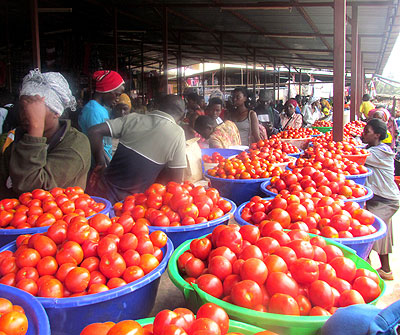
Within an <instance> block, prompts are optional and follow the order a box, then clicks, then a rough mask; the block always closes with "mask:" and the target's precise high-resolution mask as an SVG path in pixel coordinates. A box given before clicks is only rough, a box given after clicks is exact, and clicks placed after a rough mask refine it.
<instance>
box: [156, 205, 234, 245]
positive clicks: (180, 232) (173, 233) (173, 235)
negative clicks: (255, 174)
mask: <svg viewBox="0 0 400 335" xmlns="http://www.w3.org/2000/svg"><path fill="white" fill-rule="evenodd" d="M225 200H228V201H229V202H230V203H231V205H232V209H231V210H230V211H229V212H228V213H226V214H225V215H224V216H221V217H220V218H218V219H215V220H211V221H207V222H204V223H199V224H194V225H190V226H179V227H158V226H148V227H149V231H150V232H153V231H155V230H161V231H163V232H165V233H166V234H167V235H168V237H169V238H170V239H171V241H172V243H173V245H174V248H177V247H178V246H179V245H181V244H182V243H183V242H185V241H187V240H191V239H193V238H197V237H199V236H203V235H204V234H209V233H211V232H212V231H213V230H214V228H215V227H216V226H219V225H221V224H225V223H227V222H228V221H229V219H230V218H231V217H233V214H234V213H235V211H236V205H235V203H234V202H233V201H231V200H229V199H225Z"/></svg>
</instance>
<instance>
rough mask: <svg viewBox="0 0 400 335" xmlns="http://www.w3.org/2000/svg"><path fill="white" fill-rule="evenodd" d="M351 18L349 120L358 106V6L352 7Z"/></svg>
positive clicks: (353, 118)
mask: <svg viewBox="0 0 400 335" xmlns="http://www.w3.org/2000/svg"><path fill="white" fill-rule="evenodd" d="M351 12H352V18H351V34H352V37H351V104H350V121H354V120H355V117H356V114H357V106H358V103H359V102H358V99H357V97H358V95H357V91H358V86H357V83H358V82H357V58H358V7H353V9H352V11H351Z"/></svg>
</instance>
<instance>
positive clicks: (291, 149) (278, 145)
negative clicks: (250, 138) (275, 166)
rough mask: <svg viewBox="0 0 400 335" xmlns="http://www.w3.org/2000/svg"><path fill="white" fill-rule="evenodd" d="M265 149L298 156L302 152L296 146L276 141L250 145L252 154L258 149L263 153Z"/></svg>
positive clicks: (263, 141)
mask: <svg viewBox="0 0 400 335" xmlns="http://www.w3.org/2000/svg"><path fill="white" fill-rule="evenodd" d="M264 148H267V149H277V150H281V151H282V152H283V153H285V154H297V153H299V152H300V150H299V148H297V147H295V146H294V145H292V144H290V143H286V142H282V141H278V140H276V139H275V140H274V139H270V140H260V141H258V142H257V143H252V144H251V145H250V152H252V150H257V149H258V150H261V151H262V150H263V149H264Z"/></svg>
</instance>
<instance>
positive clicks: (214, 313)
mask: <svg viewBox="0 0 400 335" xmlns="http://www.w3.org/2000/svg"><path fill="white" fill-rule="evenodd" d="M196 318H197V319H200V318H208V319H211V320H213V321H215V322H216V323H217V324H218V326H219V328H220V330H221V335H224V334H226V333H227V331H228V329H229V317H228V314H227V313H226V312H225V310H224V309H223V308H221V307H219V306H217V305H216V304H213V303H207V304H204V305H203V306H201V307H200V308H199V309H198V311H197V313H196Z"/></svg>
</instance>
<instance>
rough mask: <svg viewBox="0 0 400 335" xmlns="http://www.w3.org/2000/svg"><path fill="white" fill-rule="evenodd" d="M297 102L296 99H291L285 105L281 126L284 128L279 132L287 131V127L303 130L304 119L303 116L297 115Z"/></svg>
mask: <svg viewBox="0 0 400 335" xmlns="http://www.w3.org/2000/svg"><path fill="white" fill-rule="evenodd" d="M296 107H297V101H296V100H295V99H289V100H288V101H286V103H285V107H284V109H283V112H282V113H281V115H280V116H281V125H282V128H281V129H279V131H283V130H286V129H287V127H292V128H295V129H299V128H301V126H302V124H303V117H302V116H301V114H296Z"/></svg>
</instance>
